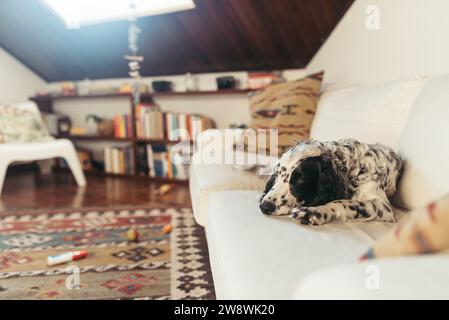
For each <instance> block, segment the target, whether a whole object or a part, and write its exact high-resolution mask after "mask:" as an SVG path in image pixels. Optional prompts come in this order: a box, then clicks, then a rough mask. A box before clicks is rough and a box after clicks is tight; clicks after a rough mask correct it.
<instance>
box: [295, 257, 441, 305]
mask: <svg viewBox="0 0 449 320" xmlns="http://www.w3.org/2000/svg"><path fill="white" fill-rule="evenodd" d="M448 269H449V256H447V255H428V256H419V257H417V256H414V257H401V258H394V259H379V260H372V261H365V262H363V263H357V264H351V265H344V266H338V267H333V268H330V269H324V270H321V271H317V272H314V273H312V274H310V275H309V276H307V277H306V278H305V279H304V280H303V281H302V282H301V283H300V284H299V286H298V287H297V288H296V289H295V291H294V293H293V299H301V300H303V299H305V300H307V299H449V273H448V272H447V270H448Z"/></svg>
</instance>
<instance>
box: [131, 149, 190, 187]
mask: <svg viewBox="0 0 449 320" xmlns="http://www.w3.org/2000/svg"><path fill="white" fill-rule="evenodd" d="M138 157H139V158H138V162H139V167H140V168H141V169H142V173H143V174H144V175H148V176H150V177H161V178H169V179H179V180H185V179H187V178H188V171H187V168H186V166H185V165H184V164H182V163H181V161H180V160H181V159H180V157H179V156H178V155H177V154H176V153H174V152H173V147H169V146H152V145H146V146H140V147H139V150H138Z"/></svg>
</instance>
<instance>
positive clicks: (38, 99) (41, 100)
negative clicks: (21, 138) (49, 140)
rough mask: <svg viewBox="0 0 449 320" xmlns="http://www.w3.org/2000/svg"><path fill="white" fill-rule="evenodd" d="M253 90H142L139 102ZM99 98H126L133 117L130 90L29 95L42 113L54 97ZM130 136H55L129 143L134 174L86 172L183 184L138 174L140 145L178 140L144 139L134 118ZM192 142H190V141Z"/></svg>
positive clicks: (73, 139)
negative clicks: (103, 92)
mask: <svg viewBox="0 0 449 320" xmlns="http://www.w3.org/2000/svg"><path fill="white" fill-rule="evenodd" d="M252 91H253V90H250V89H226V90H210V91H186V92H174V91H170V92H157V93H144V94H141V95H140V101H141V102H142V103H154V98H155V97H169V96H195V95H198V96H201V95H239V94H240V95H241V94H248V93H250V92H252ZM102 98H127V99H128V100H129V114H130V116H131V119H134V120H135V119H136V114H135V106H134V101H133V100H134V98H133V95H132V94H130V93H108V94H91V95H59V96H52V95H38V96H34V97H31V98H30V100H32V101H34V102H35V103H36V104H37V105H38V107H39V109H40V110H41V111H42V112H53V102H54V101H57V100H73V99H102ZM131 133H132V134H131V137H126V138H117V137H112V136H111V137H109V136H107V137H105V136H93V135H66V134H64V135H57V136H56V138H65V139H69V140H72V141H89V142H128V143H130V144H131V148H132V153H133V158H134V168H135V173H134V174H116V173H107V172H103V171H99V170H86V171H85V173H86V174H93V175H104V176H114V177H122V178H144V179H149V180H152V181H154V182H160V183H181V184H186V183H188V180H180V179H174V178H164V177H150V176H148V175H142V174H141V173H140V171H141V170H139V169H141V168H139V163H138V147H139V145H140V144H149V145H155V146H156V145H158V146H168V145H173V144H176V143H178V142H177V141H171V140H167V139H145V138H140V137H137V134H136V124H135V121H131ZM190 143H192V144H193V142H190Z"/></svg>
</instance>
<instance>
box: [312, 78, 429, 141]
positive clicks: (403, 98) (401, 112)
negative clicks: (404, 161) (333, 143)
mask: <svg viewBox="0 0 449 320" xmlns="http://www.w3.org/2000/svg"><path fill="white" fill-rule="evenodd" d="M426 81H427V78H426V77H416V78H410V79H406V80H402V81H396V82H391V83H387V84H381V85H370V86H353V87H346V88H341V89H329V90H327V91H326V92H325V93H323V95H322V96H321V98H320V100H319V103H318V110H317V114H316V116H315V120H314V122H313V125H312V128H311V134H310V135H311V137H312V138H313V139H318V140H337V139H342V138H354V139H357V140H359V141H362V142H365V143H381V144H384V145H387V146H389V147H391V148H393V149H394V150H397V148H398V144H399V138H400V135H401V132H402V130H403V128H404V126H405V123H406V121H407V117H408V114H409V110H410V108H411V106H412V104H413V101H414V100H415V97H416V96H417V94H418V93H419V92H420V90H421V89H422V87H423V85H424V84H425V82H426Z"/></svg>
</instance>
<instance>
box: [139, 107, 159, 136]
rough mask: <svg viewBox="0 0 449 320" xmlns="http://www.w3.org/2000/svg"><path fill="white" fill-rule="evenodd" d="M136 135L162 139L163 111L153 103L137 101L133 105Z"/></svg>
mask: <svg viewBox="0 0 449 320" xmlns="http://www.w3.org/2000/svg"><path fill="white" fill-rule="evenodd" d="M135 116H136V118H135V125H136V136H137V137H138V138H141V139H160V140H163V139H164V129H163V128H164V121H163V113H162V112H161V111H160V109H159V107H158V106H157V105H154V104H143V103H139V104H137V105H136V107H135Z"/></svg>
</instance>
